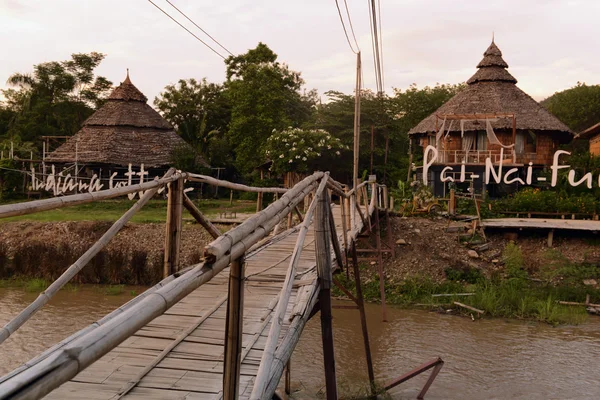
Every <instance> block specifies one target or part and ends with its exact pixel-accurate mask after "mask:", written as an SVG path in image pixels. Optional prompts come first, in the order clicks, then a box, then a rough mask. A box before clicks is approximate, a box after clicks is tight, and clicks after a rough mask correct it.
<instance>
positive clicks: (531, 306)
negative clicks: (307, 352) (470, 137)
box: [335, 243, 600, 325]
mask: <svg viewBox="0 0 600 400" xmlns="http://www.w3.org/2000/svg"><path fill="white" fill-rule="evenodd" d="M549 256H551V257H549V258H550V259H549V260H548V261H547V263H546V264H545V265H546V266H545V267H544V268H542V269H541V270H540V271H537V274H536V277H534V276H532V275H531V274H530V272H529V271H527V270H526V269H524V268H523V256H522V254H521V250H520V249H519V247H518V246H517V245H515V244H512V243H511V244H509V245H508V246H506V248H505V250H504V252H503V255H502V258H503V260H504V262H505V265H504V270H503V271H502V272H498V273H496V274H494V275H493V276H492V277H490V278H486V277H484V276H483V275H482V274H481V272H480V271H479V270H478V269H476V268H462V269H453V268H447V269H446V271H445V274H446V280H445V281H443V282H434V281H433V280H431V279H430V278H428V277H425V276H420V275H414V276H412V277H410V278H407V279H404V280H402V281H400V282H385V292H386V301H387V302H388V303H389V304H396V305H401V306H414V305H416V304H418V305H419V306H420V307H422V306H426V307H427V306H429V307H430V308H432V309H443V310H446V309H448V308H454V306H453V302H454V301H459V302H461V303H464V304H467V305H469V306H472V307H475V308H477V309H480V310H483V311H485V316H491V317H502V318H520V319H534V320H537V321H543V322H547V323H549V324H553V325H557V324H579V323H582V322H583V321H585V319H586V318H587V317H588V314H587V312H586V310H585V308H584V307H582V306H566V305H561V304H559V303H558V302H559V301H572V302H584V301H585V299H586V296H587V295H589V296H590V302H591V303H600V289H598V288H596V287H595V286H591V285H586V284H585V283H584V281H585V280H588V279H597V278H598V276H600V267H599V266H597V265H589V264H573V263H569V262H568V261H567V260H565V259H563V258H561V256H560V253H558V252H551V254H549ZM361 269H362V270H363V271H364V272H363V273H362V274H363V275H361V276H363V277H364V278H363V282H362V284H363V293H364V296H365V299H366V300H367V301H374V302H378V301H380V293H379V275H378V274H377V273H374V272H373V271H370V270H369V268H368V266H367V265H362V266H361ZM540 277H541V278H540ZM338 279H339V280H340V282H341V283H342V284H343V285H344V286H345V287H346V288H347V289H349V290H350V291H353V292H354V281H353V279H352V277H351V279H350V280H348V279H347V278H346V276H345V275H343V274H341V275H339V276H338ZM456 293H474V294H473V295H470V296H444V297H434V296H432V295H434V294H456ZM335 294H336V295H339V296H343V293H342V292H341V291H337V289H336V292H335ZM457 311H458V312H467V311H466V310H462V309H457Z"/></svg>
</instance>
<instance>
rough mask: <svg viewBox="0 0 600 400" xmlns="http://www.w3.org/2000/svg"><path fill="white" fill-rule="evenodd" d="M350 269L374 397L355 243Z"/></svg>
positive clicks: (371, 362) (369, 346) (371, 361)
mask: <svg viewBox="0 0 600 400" xmlns="http://www.w3.org/2000/svg"><path fill="white" fill-rule="evenodd" d="M352 267H353V269H354V285H355V287H356V305H357V306H358V311H359V314H360V326H361V329H362V335H363V345H364V347H365V357H366V359H367V372H368V374H369V383H370V386H371V394H372V395H373V396H375V394H376V392H377V387H376V385H375V372H374V371H373V359H372V358H371V345H370V344H369V330H368V328H367V314H366V313H365V302H364V298H363V293H362V285H361V282H360V267H359V265H358V257H357V256H356V243H352Z"/></svg>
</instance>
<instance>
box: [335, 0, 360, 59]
mask: <svg viewBox="0 0 600 400" xmlns="http://www.w3.org/2000/svg"><path fill="white" fill-rule="evenodd" d="M344 2H345V0H344ZM335 6H336V7H337V10H338V15H339V16H340V22H341V23H342V28H344V35H346V40H347V41H348V46H350V50H352V52H353V53H354V54H358V53H359V52H360V48H358V43H356V47H357V48H358V50H354V47H353V46H352V43H350V37H349V36H348V31H347V30H346V24H344V18H343V17H342V11H341V10H340V4H339V3H338V0H335ZM347 10H348V9H347V8H346V11H347ZM348 17H350V13H348ZM350 26H352V22H350ZM352 35H354V30H352ZM354 41H355V42H356V38H354Z"/></svg>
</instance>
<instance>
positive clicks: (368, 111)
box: [313, 85, 464, 185]
mask: <svg viewBox="0 0 600 400" xmlns="http://www.w3.org/2000/svg"><path fill="white" fill-rule="evenodd" d="M463 87H464V85H436V86H434V87H428V86H426V87H424V88H422V89H419V88H418V87H417V86H416V85H411V86H410V87H409V88H408V89H407V90H406V91H402V90H400V89H394V96H387V95H376V94H375V93H373V92H372V91H370V90H363V91H362V92H361V113H360V114H361V116H360V118H361V131H360V159H359V171H360V172H361V173H364V172H365V171H369V172H370V163H371V129H372V130H373V173H375V174H376V175H377V176H378V180H380V181H382V180H383V177H384V176H385V178H386V183H387V184H388V185H395V184H396V183H397V182H398V180H401V179H406V175H407V172H408V170H407V168H408V131H409V130H410V129H411V128H412V127H414V126H415V125H417V124H418V123H419V122H420V121H421V120H422V119H424V118H425V117H427V116H429V115H430V114H431V113H432V112H434V111H435V110H437V109H438V108H439V107H440V106H441V105H442V104H444V103H445V102H446V101H448V100H449V99H450V98H452V97H453V96H454V95H455V94H456V93H457V92H458V91H459V90H461V89H462V88H463ZM326 95H327V96H328V100H329V101H327V102H326V103H324V104H322V105H320V106H319V107H318V109H317V112H316V115H315V118H314V123H313V124H314V127H316V128H321V129H324V130H326V131H328V132H330V133H331V134H332V135H334V136H336V137H338V138H340V139H341V140H342V143H343V144H344V145H346V146H348V148H349V149H348V150H346V151H344V152H343V153H342V159H341V160H340V161H336V162H331V160H326V159H323V160H321V161H320V162H321V163H322V165H320V167H321V169H327V170H331V171H332V174H333V175H334V176H335V177H337V178H338V179H340V180H343V181H346V182H349V181H350V180H351V176H352V163H353V161H352V160H353V158H352V157H353V154H352V146H353V141H354V95H348V94H344V93H341V92H336V91H329V92H326ZM386 142H387V146H388V152H387V165H386V151H385V150H386Z"/></svg>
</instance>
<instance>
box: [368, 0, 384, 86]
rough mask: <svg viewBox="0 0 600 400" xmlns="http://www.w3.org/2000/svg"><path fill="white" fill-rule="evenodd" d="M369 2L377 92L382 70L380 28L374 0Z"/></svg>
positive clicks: (381, 81)
mask: <svg viewBox="0 0 600 400" xmlns="http://www.w3.org/2000/svg"><path fill="white" fill-rule="evenodd" d="M368 2H369V17H370V25H371V44H372V45H373V62H374V64H375V81H376V85H377V92H378V93H381V92H383V72H382V65H381V64H382V61H381V52H380V49H381V47H380V44H379V32H380V28H378V26H377V9H376V7H375V0H368Z"/></svg>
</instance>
